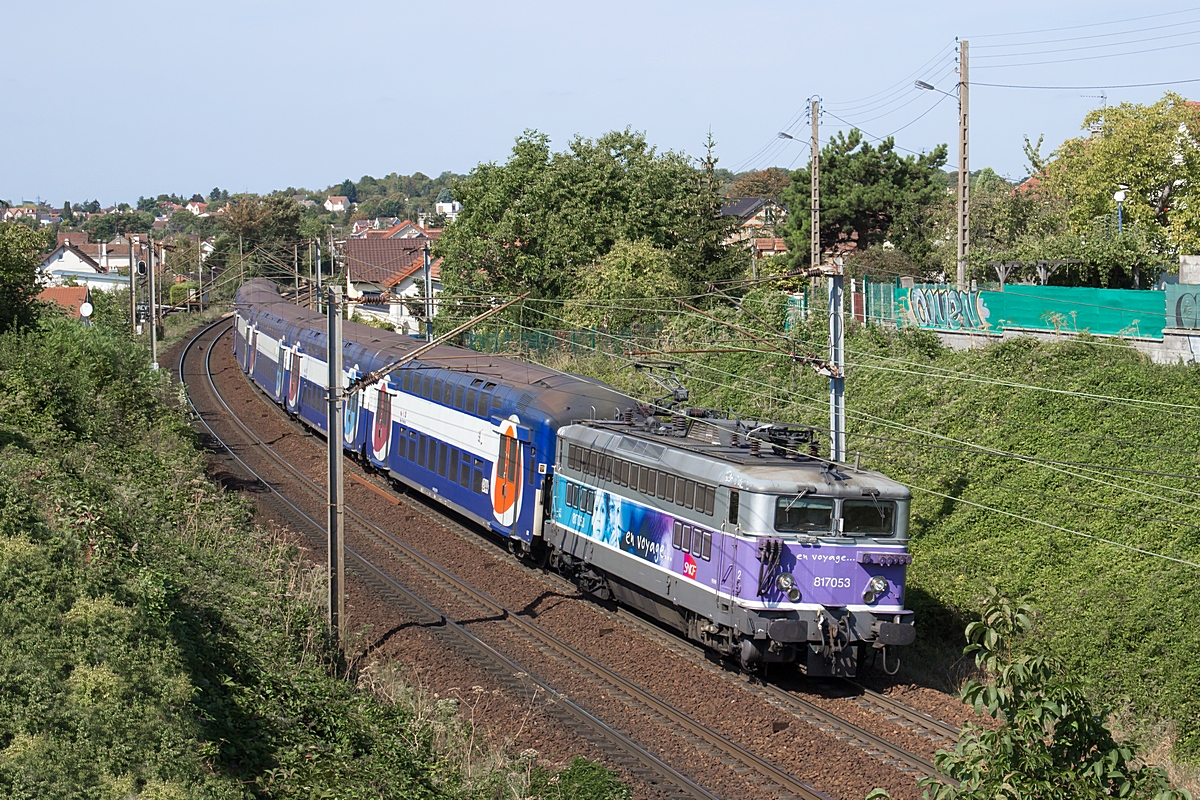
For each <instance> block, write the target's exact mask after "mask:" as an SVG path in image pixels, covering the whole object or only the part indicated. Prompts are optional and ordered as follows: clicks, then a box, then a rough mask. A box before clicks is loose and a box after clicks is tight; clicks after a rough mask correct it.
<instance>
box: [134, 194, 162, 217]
mask: <svg viewBox="0 0 1200 800" xmlns="http://www.w3.org/2000/svg"><path fill="white" fill-rule="evenodd" d="M137 210H138V211H148V212H150V213H151V214H158V213H159V212H160V211H161V210H162V209H161V208H160V206H159V203H158V201H157V200H155V199H154V198H153V197H138V201H137Z"/></svg>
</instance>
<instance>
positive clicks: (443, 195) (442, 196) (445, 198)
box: [437, 187, 454, 203]
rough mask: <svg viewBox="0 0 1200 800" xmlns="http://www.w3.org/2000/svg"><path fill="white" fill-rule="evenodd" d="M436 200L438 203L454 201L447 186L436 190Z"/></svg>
mask: <svg viewBox="0 0 1200 800" xmlns="http://www.w3.org/2000/svg"><path fill="white" fill-rule="evenodd" d="M437 202H439V203H453V202H454V195H453V194H451V193H450V189H449V187H447V188H445V189H442V190H441V191H440V192H438V194H437Z"/></svg>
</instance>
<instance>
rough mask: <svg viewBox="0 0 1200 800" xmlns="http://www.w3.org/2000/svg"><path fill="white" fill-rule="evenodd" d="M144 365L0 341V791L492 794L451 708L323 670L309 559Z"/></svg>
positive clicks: (44, 331) (72, 348)
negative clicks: (232, 488) (258, 523)
mask: <svg viewBox="0 0 1200 800" xmlns="http://www.w3.org/2000/svg"><path fill="white" fill-rule="evenodd" d="M148 367H149V365H148V362H147V360H146V357H145V353H144V351H143V350H142V349H141V348H140V346H139V345H138V344H136V343H134V342H132V341H131V340H130V339H129V338H128V337H127V336H126V334H125V332H124V331H116V330H112V329H109V328H108V327H105V326H102V325H97V326H93V327H90V328H87V327H84V326H82V325H80V324H78V323H75V322H73V321H71V320H67V319H63V318H48V319H47V320H45V321H44V323H43V326H42V328H41V329H40V330H36V331H31V332H26V333H9V334H6V335H3V336H0V796H4V797H10V798H42V797H56V798H68V799H69V798H81V799H82V798H112V799H113V800H118V799H119V800H124V799H125V798H135V797H145V798H150V797H154V798H249V797H258V798H301V797H303V798H311V797H332V796H336V797H339V798H381V797H404V798H435V797H463V798H466V797H482V796H484V795H487V796H489V797H506V796H511V792H509V791H507V790H506V791H504V792H497V790H496V787H504V786H507V785H508V781H507V777H508V770H511V769H515V767H513V766H512V763H511V762H506V761H502V760H501V761H496V760H492V761H491V762H488V764H487V765H486V766H487V768H486V769H480V768H479V765H480V764H482V763H483V758H482V757H481V753H480V752H479V751H478V748H477V747H476V748H475V749H472V746H471V743H472V742H474V741H475V740H476V738H477V737H476V735H474V734H472V732H471V730H470V726H469V723H466V722H463V721H461V720H458V721H454V720H453V719H452V718H454V714H453V708H452V707H446V708H442V709H441V710H440V711H439V713H438V714H436V715H428V714H418V713H416V712H415V710H414V708H415V706H414V701H412V699H411V698H413V697H418V695H416V694H415V693H412V692H409V693H407V694H405V693H403V692H397V691H395V690H394V685H395V680H394V678H392V679H389V681H390V682H389V683H388V685H389V686H392V687H393V689H392V690H391V691H390V693H389V692H382V691H372V689H374V688H376V684H372V683H371V682H370V681H367V682H366V683H364V687H363V688H361V689H360V688H356V687H355V686H354V685H352V684H351V683H350V682H348V681H347V680H344V679H343V678H342V677H340V676H339V669H340V668H341V665H340V661H339V659H338V656H337V652H336V649H335V648H334V646H333V642H332V641H331V640H330V639H329V637H328V635H327V632H326V626H325V621H324V615H323V613H322V610H321V608H320V606H319V604H318V602H319V598H320V597H321V593H322V586H321V583H320V580H319V578H320V575H321V571H320V570H319V569H318V570H316V571H315V572H310V571H308V570H306V569H305V568H304V566H303V564H302V563H301V562H300V561H299V559H298V551H297V549H296V548H295V547H294V546H292V545H290V544H289V543H288V542H287V541H286V540H284V539H282V538H280V537H278V536H275V535H273V534H271V533H269V532H266V531H262V530H260V529H256V528H254V527H253V526H252V525H251V524H250V513H251V509H250V506H249V504H248V503H247V502H246V501H244V500H243V499H241V498H240V497H238V496H231V495H226V494H225V493H223V492H222V491H221V490H220V489H219V488H218V487H216V486H214V485H213V484H212V483H211V482H210V481H209V480H208V479H207V478H206V476H205V464H204V459H203V458H202V456H201V454H200V453H199V452H198V451H197V449H196V447H195V445H194V441H195V437H194V435H193V433H192V431H191V430H190V429H189V428H188V427H187V425H186V421H185V417H184V415H183V414H182V413H181V411H182V407H181V404H180V395H179V393H178V392H177V391H176V390H175V389H173V388H172V387H171V386H170V384H169V383H168V382H167V381H168V378H167V376H166V375H165V371H164V372H153V371H151V370H150V369H149V368H148ZM364 674H366V673H364ZM418 699H419V697H418ZM421 702H428V701H421ZM451 722H454V724H451ZM447 731H450V733H447ZM570 774H573V773H570ZM577 796H584V795H577ZM588 796H595V795H588ZM606 796H621V795H620V794H619V793H616V794H609V795H606Z"/></svg>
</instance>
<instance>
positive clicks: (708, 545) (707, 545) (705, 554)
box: [700, 531, 712, 561]
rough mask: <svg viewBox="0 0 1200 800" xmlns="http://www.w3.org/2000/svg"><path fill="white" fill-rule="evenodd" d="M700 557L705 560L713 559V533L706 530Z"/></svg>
mask: <svg viewBox="0 0 1200 800" xmlns="http://www.w3.org/2000/svg"><path fill="white" fill-rule="evenodd" d="M700 557H701V558H703V559H704V560H705V561H712V533H711V532H709V531H705V532H704V543H703V545H702V547H701V550H700Z"/></svg>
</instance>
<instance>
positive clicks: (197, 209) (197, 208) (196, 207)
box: [184, 200, 208, 217]
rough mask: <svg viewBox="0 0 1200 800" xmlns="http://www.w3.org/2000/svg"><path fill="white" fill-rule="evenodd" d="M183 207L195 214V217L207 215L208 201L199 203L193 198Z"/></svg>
mask: <svg viewBox="0 0 1200 800" xmlns="http://www.w3.org/2000/svg"><path fill="white" fill-rule="evenodd" d="M184 208H185V209H187V210H188V211H189V212H190V213H192V214H195V215H196V216H197V217H207V216H208V203H201V202H200V201H199V200H193V201H192V202H190V203H188V204H187V205H186V206H184Z"/></svg>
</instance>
